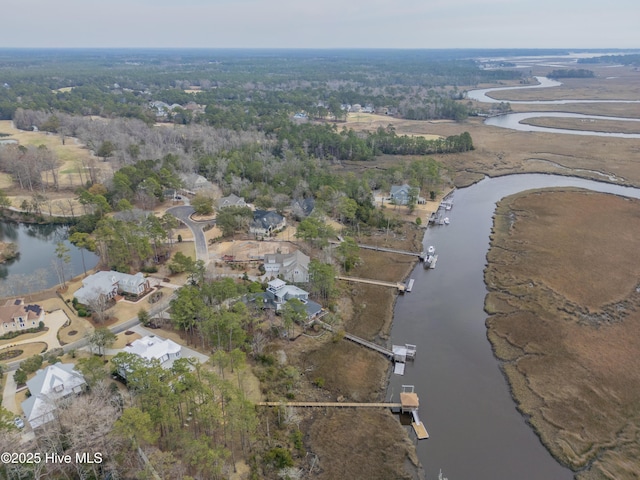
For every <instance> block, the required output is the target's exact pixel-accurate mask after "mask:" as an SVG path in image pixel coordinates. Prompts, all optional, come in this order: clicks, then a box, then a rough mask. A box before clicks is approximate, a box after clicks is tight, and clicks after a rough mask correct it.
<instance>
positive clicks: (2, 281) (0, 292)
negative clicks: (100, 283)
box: [0, 222, 98, 297]
mask: <svg viewBox="0 0 640 480" xmlns="http://www.w3.org/2000/svg"><path fill="white" fill-rule="evenodd" d="M68 231H69V228H68V227H66V226H61V225H31V224H22V223H21V224H17V223H7V222H0V241H4V242H14V243H17V244H18V249H19V251H20V256H19V257H18V258H17V259H16V260H14V261H11V262H7V263H4V264H1V265H0V297H5V296H13V295H21V294H25V293H32V292H36V291H39V290H44V289H46V288H50V287H53V286H55V285H57V284H58V283H59V280H58V275H57V274H56V272H55V269H54V268H53V266H52V261H53V260H54V258H56V253H55V251H56V244H57V243H58V242H62V243H64V244H65V246H67V247H68V248H69V257H70V262H69V264H68V265H67V269H68V272H67V273H66V278H67V280H68V279H69V278H70V277H73V276H75V275H80V274H81V273H83V266H82V255H84V261H85V266H86V268H87V269H91V268H93V267H95V266H96V265H97V263H98V257H97V256H96V255H95V254H93V253H91V252H88V251H84V252H81V251H80V250H79V249H78V248H76V247H75V246H74V245H72V244H71V243H69V241H68V240H67V236H68Z"/></svg>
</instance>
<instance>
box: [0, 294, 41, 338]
mask: <svg viewBox="0 0 640 480" xmlns="http://www.w3.org/2000/svg"><path fill="white" fill-rule="evenodd" d="M43 321H44V310H43V309H42V307H41V306H40V305H35V304H30V305H27V304H25V303H24V299H23V298H16V299H15V300H7V303H5V304H4V305H3V306H1V307H0V324H1V325H2V329H0V335H2V334H4V333H7V332H11V331H14V330H26V329H28V328H37V327H38V325H39V324H40V322H43Z"/></svg>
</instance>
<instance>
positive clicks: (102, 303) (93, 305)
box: [87, 292, 111, 323]
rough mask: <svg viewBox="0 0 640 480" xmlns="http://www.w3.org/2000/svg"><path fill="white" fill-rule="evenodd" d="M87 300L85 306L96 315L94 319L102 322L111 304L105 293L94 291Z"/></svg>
mask: <svg viewBox="0 0 640 480" xmlns="http://www.w3.org/2000/svg"><path fill="white" fill-rule="evenodd" d="M87 302H88V304H87V306H88V307H89V308H90V309H91V311H92V312H93V313H94V314H95V315H96V320H97V321H98V322H99V323H104V321H105V320H106V317H107V310H108V309H109V307H110V306H111V300H110V299H109V298H108V297H107V296H106V295H103V294H101V293H98V292H95V295H93V296H92V297H91V298H90V299H88V300H87Z"/></svg>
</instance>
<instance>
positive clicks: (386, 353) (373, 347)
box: [315, 320, 393, 358]
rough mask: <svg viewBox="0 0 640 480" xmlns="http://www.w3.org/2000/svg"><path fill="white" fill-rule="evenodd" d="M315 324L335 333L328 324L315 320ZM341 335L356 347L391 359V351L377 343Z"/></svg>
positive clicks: (350, 335) (345, 334) (353, 336)
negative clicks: (356, 345)
mask: <svg viewBox="0 0 640 480" xmlns="http://www.w3.org/2000/svg"><path fill="white" fill-rule="evenodd" d="M315 323H317V324H318V325H320V326H321V327H322V328H324V329H325V330H329V331H330V332H335V331H336V329H335V328H333V327H332V326H331V325H329V324H328V323H325V322H323V321H322V320H316V321H315ZM342 333H343V334H344V338H346V339H347V340H351V341H352V342H353V343H357V344H358V345H362V346H363V347H367V348H369V349H371V350H375V351H376V352H379V353H381V354H383V355H384V356H385V357H389V358H393V351H392V350H389V349H388V348H385V347H383V346H381V345H378V344H377V343H373V342H370V341H369V340H365V339H364V338H360V337H356V336H355V335H352V334H350V333H347V332H342Z"/></svg>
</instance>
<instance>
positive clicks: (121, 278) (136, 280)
mask: <svg viewBox="0 0 640 480" xmlns="http://www.w3.org/2000/svg"><path fill="white" fill-rule="evenodd" d="M108 273H111V274H112V275H113V278H114V279H115V280H116V282H118V287H119V288H120V290H123V291H125V292H135V291H136V289H137V288H138V287H139V286H140V285H143V284H144V283H145V282H146V281H147V279H146V278H145V277H144V274H143V273H142V272H138V273H136V274H135V275H129V274H128V273H121V272H114V271H111V272H108Z"/></svg>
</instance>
